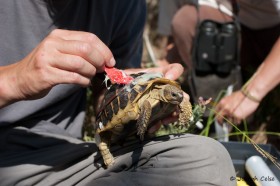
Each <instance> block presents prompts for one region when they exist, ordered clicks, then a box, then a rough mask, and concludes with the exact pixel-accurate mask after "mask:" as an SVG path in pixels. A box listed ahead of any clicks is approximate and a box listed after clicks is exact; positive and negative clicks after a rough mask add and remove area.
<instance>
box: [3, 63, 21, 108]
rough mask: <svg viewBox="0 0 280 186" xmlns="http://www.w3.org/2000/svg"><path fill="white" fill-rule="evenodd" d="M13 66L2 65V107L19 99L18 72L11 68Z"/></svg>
mask: <svg viewBox="0 0 280 186" xmlns="http://www.w3.org/2000/svg"><path fill="white" fill-rule="evenodd" d="M13 66H14V65H9V66H4V67H0V108H2V107H4V106H6V105H9V104H11V103H13V102H15V101H17V100H19V96H18V95H17V92H18V91H17V90H16V89H15V87H16V84H17V82H16V75H15V74H16V73H13V71H11V70H10V69H12V68H13Z"/></svg>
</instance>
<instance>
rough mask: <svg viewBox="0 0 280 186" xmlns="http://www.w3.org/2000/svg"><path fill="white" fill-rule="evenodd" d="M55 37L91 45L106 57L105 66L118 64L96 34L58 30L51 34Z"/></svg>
mask: <svg viewBox="0 0 280 186" xmlns="http://www.w3.org/2000/svg"><path fill="white" fill-rule="evenodd" d="M50 35H51V36H54V37H60V38H62V39H64V40H78V41H83V42H86V43H88V44H90V45H91V46H92V47H94V48H95V49H96V50H98V52H99V53H101V55H102V56H103V57H104V60H105V65H106V66H108V67H113V66H114V65H115V63H116V61H115V59H114V57H113V54H112V52H111V50H110V49H109V48H108V47H107V46H106V45H105V44H104V43H103V42H102V41H101V40H100V39H99V38H98V37H97V36H96V35H94V34H92V33H89V32H83V31H72V30H61V29H56V30H54V31H52V33H51V34H50Z"/></svg>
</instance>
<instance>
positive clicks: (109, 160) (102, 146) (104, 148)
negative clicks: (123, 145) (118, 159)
mask: <svg viewBox="0 0 280 186" xmlns="http://www.w3.org/2000/svg"><path fill="white" fill-rule="evenodd" d="M109 140H110V138H108V135H106V134H105V136H104V134H100V135H99V134H97V133H96V134H95V141H96V144H97V146H98V148H99V151H100V153H101V155H102V158H103V160H104V163H105V165H106V166H107V167H108V166H111V165H113V164H114V162H115V160H114V157H113V155H112V154H111V152H110V149H109V146H110V142H109Z"/></svg>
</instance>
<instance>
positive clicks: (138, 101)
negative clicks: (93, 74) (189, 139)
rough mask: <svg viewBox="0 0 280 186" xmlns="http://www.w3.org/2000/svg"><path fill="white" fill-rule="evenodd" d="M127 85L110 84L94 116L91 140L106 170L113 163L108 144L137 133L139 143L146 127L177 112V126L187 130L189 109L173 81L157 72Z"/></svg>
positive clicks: (178, 87)
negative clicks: (93, 138)
mask: <svg viewBox="0 0 280 186" xmlns="http://www.w3.org/2000/svg"><path fill="white" fill-rule="evenodd" d="M131 76H132V77H133V78H134V80H133V81H132V82H131V83H129V84H127V85H119V84H112V85H111V86H110V87H109V89H108V90H107V91H106V93H105V94H104V99H103V103H102V106H101V109H100V112H99V113H98V115H97V117H96V122H95V124H94V125H95V127H94V128H95V141H96V144H97V146H98V148H99V150H100V152H101V155H102V157H103V159H104V163H105V165H106V166H107V167H108V166H110V165H113V164H114V157H113V155H112V154H111V152H110V149H109V147H110V144H112V143H118V142H120V141H123V140H124V139H125V138H127V137H128V136H129V135H132V134H137V135H139V137H140V139H141V140H143V139H144V136H145V133H146V131H147V129H148V128H149V127H151V126H152V124H154V123H155V122H156V121H159V120H161V119H163V118H165V117H166V116H168V115H170V114H171V113H172V112H174V111H175V110H176V109H177V110H179V119H178V122H177V123H178V124H177V126H182V127H188V125H189V121H190V118H191V116H192V106H191V104H190V102H189V100H188V99H186V98H185V97H184V95H183V93H184V92H183V91H182V89H181V87H180V85H179V84H178V83H177V82H176V81H172V80H169V79H165V78H163V75H162V74H160V73H138V74H132V75H131Z"/></svg>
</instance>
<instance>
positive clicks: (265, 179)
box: [245, 156, 280, 186]
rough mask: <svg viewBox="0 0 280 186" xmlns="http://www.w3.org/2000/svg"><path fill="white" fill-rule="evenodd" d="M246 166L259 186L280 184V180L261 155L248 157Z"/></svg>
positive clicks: (276, 185)
mask: <svg viewBox="0 0 280 186" xmlns="http://www.w3.org/2000/svg"><path fill="white" fill-rule="evenodd" d="M245 168H246V171H247V172H248V173H249V175H250V177H251V178H252V180H253V181H254V183H255V184H256V185H257V186H280V182H279V180H278V179H277V177H276V176H275V174H274V173H273V172H272V171H271V170H270V168H269V167H268V166H267V164H266V163H265V162H264V160H263V159H262V158H261V157H260V156H251V157H250V158H248V159H247V160H246V162H245Z"/></svg>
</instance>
